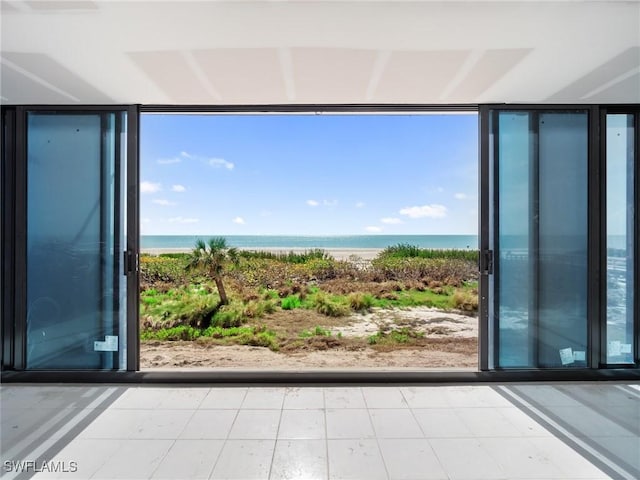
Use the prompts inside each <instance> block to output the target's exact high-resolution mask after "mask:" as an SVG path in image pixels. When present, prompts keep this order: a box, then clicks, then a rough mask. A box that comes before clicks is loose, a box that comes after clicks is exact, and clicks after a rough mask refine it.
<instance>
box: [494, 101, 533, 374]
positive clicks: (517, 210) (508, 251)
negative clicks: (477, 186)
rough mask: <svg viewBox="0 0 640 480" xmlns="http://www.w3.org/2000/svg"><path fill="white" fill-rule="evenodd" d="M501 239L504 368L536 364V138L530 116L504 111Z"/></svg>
mask: <svg viewBox="0 0 640 480" xmlns="http://www.w3.org/2000/svg"><path fill="white" fill-rule="evenodd" d="M499 129H500V130H499V132H500V134H499V137H498V141H497V148H498V151H499V170H498V189H499V199H500V200H499V202H498V216H499V221H498V230H499V231H498V239H499V240H498V241H499V258H498V262H497V265H498V269H499V274H498V275H497V282H498V292H497V296H498V297H499V306H498V308H497V309H496V313H497V315H498V316H499V337H498V338H499V351H500V362H499V363H500V366H501V367H518V366H526V365H529V364H530V363H531V359H530V358H531V355H532V348H531V341H530V321H529V289H530V280H531V273H530V271H529V223H530V222H529V219H528V216H527V212H528V211H529V209H530V205H529V193H528V192H529V182H530V175H529V170H530V165H531V162H532V160H531V155H532V152H533V150H532V141H533V139H532V136H531V132H530V129H529V115H528V114H527V113H520V112H515V113H514V112H501V113H500V115H499Z"/></svg>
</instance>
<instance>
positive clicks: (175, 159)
mask: <svg viewBox="0 0 640 480" xmlns="http://www.w3.org/2000/svg"><path fill="white" fill-rule="evenodd" d="M181 161H182V159H181V158H180V157H172V158H159V159H158V163H159V164H160V165H170V164H172V163H180V162H181Z"/></svg>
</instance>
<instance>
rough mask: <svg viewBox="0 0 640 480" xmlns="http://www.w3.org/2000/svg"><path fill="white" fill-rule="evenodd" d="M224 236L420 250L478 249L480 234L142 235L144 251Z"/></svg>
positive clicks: (279, 243)
mask: <svg viewBox="0 0 640 480" xmlns="http://www.w3.org/2000/svg"><path fill="white" fill-rule="evenodd" d="M207 237H224V238H225V239H226V240H227V243H228V244H229V245H230V246H234V247H239V248H244V249H252V248H253V249H260V248H278V249H283V248H293V249H305V248H306V249H312V248H319V249H322V248H333V249H336V248H338V249H339V248H345V249H384V248H386V247H389V246H393V245H398V244H411V245H415V246H417V247H420V248H434V249H472V248H473V249H475V248H477V246H478V236H477V235H458V234H453V235H445V234H434V235H389V234H372V235H220V234H217V235H216V234H212V235H144V234H143V235H141V236H140V243H141V248H143V249H145V248H147V249H152V248H174V249H175V248H191V247H193V244H194V242H195V241H196V240H197V239H206V238H207Z"/></svg>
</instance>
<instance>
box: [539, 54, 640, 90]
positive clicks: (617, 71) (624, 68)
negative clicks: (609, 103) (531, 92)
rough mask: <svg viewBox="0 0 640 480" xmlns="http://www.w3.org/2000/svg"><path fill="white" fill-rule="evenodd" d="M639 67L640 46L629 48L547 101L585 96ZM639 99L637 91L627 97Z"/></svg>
mask: <svg viewBox="0 0 640 480" xmlns="http://www.w3.org/2000/svg"><path fill="white" fill-rule="evenodd" d="M637 67H640V47H631V48H628V49H626V50H625V51H623V52H621V53H620V54H619V55H616V56H615V57H613V58H612V59H611V60H609V61H607V62H605V63H603V64H602V65H600V66H598V67H597V68H595V69H593V70H591V71H590V72H589V73H587V74H586V75H584V76H583V77H581V78H579V79H578V80H576V81H575V82H573V83H571V84H570V85H567V86H566V87H565V88H563V89H562V90H560V91H559V92H557V93H556V94H554V95H552V96H551V97H549V98H548V99H547V101H549V102H565V101H566V102H568V101H571V100H572V99H575V98H584V97H586V96H587V95H589V94H590V93H591V92H594V91H596V90H598V89H599V88H600V87H603V86H605V85H606V84H607V83H609V82H611V81H612V80H615V79H616V78H618V77H620V76H622V75H624V74H625V73H628V72H630V71H631V70H633V69H634V68H637ZM598 98H600V95H598ZM632 99H633V100H632ZM639 99H640V95H638V93H637V92H636V95H635V96H634V97H631V98H629V99H627V101H631V100H632V101H634V102H637V101H638V100H639Z"/></svg>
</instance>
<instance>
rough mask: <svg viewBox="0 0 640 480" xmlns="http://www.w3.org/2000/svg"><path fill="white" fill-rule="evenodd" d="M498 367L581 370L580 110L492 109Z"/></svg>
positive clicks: (584, 122)
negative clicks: (494, 124) (495, 125)
mask: <svg viewBox="0 0 640 480" xmlns="http://www.w3.org/2000/svg"><path fill="white" fill-rule="evenodd" d="M497 137H498V138H497V142H496V145H497V147H496V150H497V151H496V152H495V154H496V160H497V166H498V170H497V178H498V192H497V193H498V198H497V199H496V203H497V212H496V213H497V217H498V218H497V222H496V223H497V225H498V235H497V241H496V245H495V248H496V249H497V252H496V258H497V262H496V272H495V273H496V275H497V280H496V281H497V290H496V291H495V292H494V295H495V302H496V303H495V307H494V311H495V312H496V313H495V314H496V318H497V325H498V339H497V340H498V352H499V355H498V366H499V367H573V366H585V365H586V358H587V357H586V351H587V231H588V221H587V187H588V183H587V167H588V116H587V113H586V112H545V113H537V112H500V113H499V114H498V128H497Z"/></svg>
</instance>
